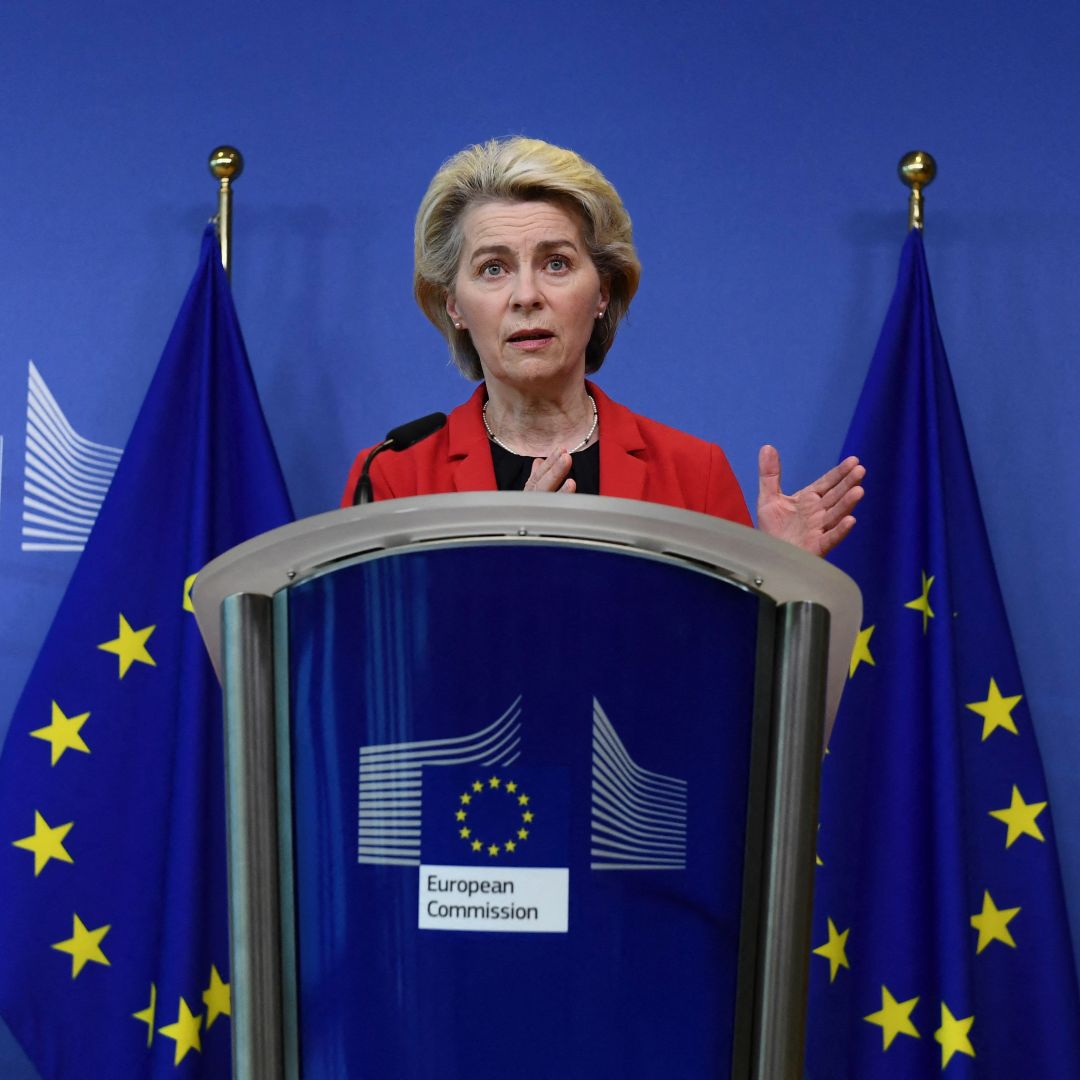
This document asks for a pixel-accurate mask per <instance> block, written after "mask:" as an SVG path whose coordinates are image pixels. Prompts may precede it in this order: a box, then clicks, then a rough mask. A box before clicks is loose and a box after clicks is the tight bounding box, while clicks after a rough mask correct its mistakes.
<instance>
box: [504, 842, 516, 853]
mask: <svg viewBox="0 0 1080 1080" xmlns="http://www.w3.org/2000/svg"><path fill="white" fill-rule="evenodd" d="M503 847H504V848H506V850H507V851H516V850H517V844H515V843H514V841H513V840H507V841H506V843H505V844H503Z"/></svg>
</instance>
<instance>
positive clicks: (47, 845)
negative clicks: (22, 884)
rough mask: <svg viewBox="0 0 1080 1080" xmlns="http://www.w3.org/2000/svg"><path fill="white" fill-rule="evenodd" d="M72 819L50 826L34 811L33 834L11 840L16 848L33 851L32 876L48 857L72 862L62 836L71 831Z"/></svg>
mask: <svg viewBox="0 0 1080 1080" xmlns="http://www.w3.org/2000/svg"><path fill="white" fill-rule="evenodd" d="M74 824H75V822H74V821H69V822H68V823H67V824H66V825H57V826H55V827H51V826H50V825H49V823H48V822H47V821H46V820H45V819H44V818H43V817H42V816H41V814H39V813H38V812H37V811H36V810H35V811H34V835H33V836H24V837H23V838H22V839H21V840H12V841H11V842H12V843H13V844H14V845H15V847H17V848H22V849H23V850H24V851H32V852H33V853H34V877H37V876H38V874H40V873H41V871H42V870H44V869H45V866H46V864H47V863H48V861H49V860H50V859H59V860H60V861H61V862H66V863H69V862H74V861H75V860H74V859H72V857H71V856H70V855H69V854H68V852H67V850H66V849H65V847H64V837H65V836H67V834H68V833H69V832H71V827H72V826H73V825H74Z"/></svg>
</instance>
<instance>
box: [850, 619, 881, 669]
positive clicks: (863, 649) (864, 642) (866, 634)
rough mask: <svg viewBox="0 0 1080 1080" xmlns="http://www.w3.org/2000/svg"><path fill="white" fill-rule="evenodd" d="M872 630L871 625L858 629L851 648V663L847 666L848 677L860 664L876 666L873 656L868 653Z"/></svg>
mask: <svg viewBox="0 0 1080 1080" xmlns="http://www.w3.org/2000/svg"><path fill="white" fill-rule="evenodd" d="M873 632H874V627H873V626H868V627H867V628H866V629H865V630H860V631H859V633H858V636H857V637H856V638H855V644H854V646H852V649H851V664H850V665H849V667H848V678H849V679H850V678H852V677H853V676H854V674H855V672H856V670H857V669H858V666H859V665H860V664H869V665H870V666H871V667H876V666H877V665H876V664H875V663H874V658H873V657H872V656H871V655H870V635H871V634H872V633H873Z"/></svg>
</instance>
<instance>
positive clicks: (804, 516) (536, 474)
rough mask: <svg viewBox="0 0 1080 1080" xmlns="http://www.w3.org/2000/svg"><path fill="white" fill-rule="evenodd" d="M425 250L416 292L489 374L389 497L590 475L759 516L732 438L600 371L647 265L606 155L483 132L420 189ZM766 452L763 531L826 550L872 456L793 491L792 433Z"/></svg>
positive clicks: (466, 363) (392, 471)
mask: <svg viewBox="0 0 1080 1080" xmlns="http://www.w3.org/2000/svg"><path fill="white" fill-rule="evenodd" d="M415 260H416V263H415V267H416V268H415V275H414V291H415V294H416V299H417V302H418V303H419V304H420V307H421V308H422V309H423V311H424V314H426V315H427V317H428V318H429V319H430V320H431V321H432V322H433V323H434V324H435V326H436V328H437V329H438V330H439V331H440V333H442V334H443V336H444V337H446V339H447V341H448V342H449V344H450V351H451V355H452V356H453V359H454V361H455V363H456V364H457V366H458V368H459V369H460V370H461V372H462V374H464V375H465V377H466V378H469V379H473V380H483V381H482V383H481V385H480V386H479V387H478V388H477V390H476V392H475V393H474V394H473V395H472V397H471V398H470V399H469V400H468V401H467V402H466V403H465V404H464V405H461V406H460V407H458V408H457V409H455V410H454V411H453V412H452V413H451V414H450V417H449V421H448V423H447V425H446V427H444V428H443V429H442V430H441V431H439V432H437V433H436V434H435V435H434V436H432V437H431V438H429V439H426V440H424V441H423V442H421V443H418V444H417V445H416V446H414V447H412V448H411V449H409V450H405V451H402V452H401V453H398V454H383V455H382V456H381V457H378V458H377V459H376V460H375V462H374V465H373V468H372V470H371V479H372V483H373V488H374V493H375V497H376V498H379V499H386V498H395V497H401V496H405V495H429V494H436V493H439V492H448V491H492V490H524V491H560V492H567V493H571V492H575V491H579V492H585V493H589V494H601V495H615V496H621V497H624V498H633V499H644V500H646V501H649V502H658V503H665V504H667V505H669V506H677V507H682V508H684V509H687V510H697V511H700V512H702V513H707V514H714V515H716V516H718V517H723V518H728V519H730V520H732V521H737V522H741V523H742V524H745V525H749V524H750V523H751V522H750V515H749V513H748V512H747V509H746V504H745V502H744V501H743V497H742V494H741V492H740V490H739V487H738V484H737V483H736V480H735V477H734V475H733V473H732V471H731V468H730V466H729V465H728V463H727V460H726V458H725V457H724V454H723V451H722V450H721V449H720V448H719V447H718V446H714V445H712V444H711V443H707V442H704V441H703V440H701V439H697V438H694V437H693V436H690V435H686V434H684V433H682V432H680V431H676V430H674V429H673V428H669V427H666V426H665V425H663V424H658V423H656V422H655V421H653V420H648V419H646V418H645V417H643V416H638V415H636V414H634V413H632V412H631V411H630V410H629V409H626V408H624V407H623V406H621V405H618V404H617V403H615V402H614V401H612V400H611V399H610V398H609V397H607V395H605V394H604V393H603V392H602V391H601V390H599V389H598V388H597V387H596V386H594V385H593V384H592V383H591V382H589V381H587V380H586V378H585V376H586V375H587V374H592V373H593V372H595V371H597V370H599V368H600V366H601V365H602V364H603V362H604V358H605V356H606V355H607V351H608V349H609V348H610V347H611V345H612V342H613V341H614V340H615V332H616V330H617V328H618V325H619V322H620V321H621V319H622V317H623V316H624V315H625V314H626V311H627V309H628V308H629V305H630V301H631V299H632V298H633V296H634V293H635V292H636V291H637V286H638V280H639V278H640V274H641V265H640V263H639V261H638V258H637V254H636V252H635V251H634V246H633V240H632V234H631V226H630V218H629V215H628V214H627V213H626V210H625V209H624V207H623V205H622V202H621V201H620V199H619V196H618V194H617V193H616V191H615V189H614V188H613V187H612V186H611V184H610V183H608V181H607V180H606V179H605V178H604V176H603V175H602V174H601V173H600V171H599V170H598V169H596V168H595V167H594V166H592V165H590V164H589V163H588V162H587V161H585V160H584V159H583V158H581V157H580V156H579V155H578V154H575V153H574V152H573V151H570V150H564V149H562V148H560V147H556V146H552V145H550V144H549V143H545V142H540V141H538V140H535V139H524V138H511V139H503V140H493V141H491V142H488V143H484V144H482V145H477V146H471V147H469V148H467V149H466V150H463V151H461V153H459V154H456V155H455V156H454V157H452V158H451V159H450V160H449V161H448V162H446V164H445V165H443V167H442V168H441V169H440V170H439V171H438V173H436V175H435V178H434V179H433V180H432V182H431V185H430V187H429V188H428V191H427V194H426V195H425V196H424V199H423V201H422V202H421V204H420V210H419V212H418V214H417V218H416V235H415ZM365 456H366V454H364V453H362V454H360V455H358V457H357V459H356V461H355V463H354V465H353V468H352V470H351V472H350V475H349V482H348V485H347V487H346V490H345V496H344V498H343V505H350V504H351V503H352V502H353V498H354V492H355V489H356V484H357V480H358V478H359V473H360V468H361V465H362V462H363V459H364V457H365ZM758 464H759V495H758V527H759V528H760V529H762V530H763V531H765V532H767V533H769V534H770V535H772V536H776V537H780V538H781V539H785V540H789V541H790V542H792V543H795V544H797V545H799V546H800V547H803V548H805V549H806V550H808V551H812V552H814V553H816V554H821V555H823V554H825V553H826V552H827V551H829V550H830V549H831V548H832V547H834V546H835V545H836V544H837V543H839V542H840V540H842V539H843V537H844V536H845V535H846V534H847V533H848V532H849V531H850V529H851V527H852V526H853V525H854V524H855V519H854V518H853V517H852V516H851V510H852V509H853V507H854V506H855V504H856V503H857V502H858V501H859V499H860V498H861V497H862V488H861V487H860V486H859V482H860V481H861V479H862V477H863V475H864V470H863V468H862V466H861V465H859V464H858V461H857V459H855V458H848V459H847V460H846V461H844V462H842V463H841V464H840V465H838V466H837V467H836V468H834V469H832V470H830V471H829V472H828V473H826V474H825V475H824V476H823V477H821V478H820V479H819V480H817V481H815V482H814V483H813V484H811V485H810V486H809V487H807V488H804V489H803V490H802V491H800V492H798V493H796V494H795V495H784V494H782V493H781V490H780V460H779V456H778V455H777V452H776V450H775V449H773V448H772V447H771V446H765V447H762V449H761V453H760V455H759V462H758Z"/></svg>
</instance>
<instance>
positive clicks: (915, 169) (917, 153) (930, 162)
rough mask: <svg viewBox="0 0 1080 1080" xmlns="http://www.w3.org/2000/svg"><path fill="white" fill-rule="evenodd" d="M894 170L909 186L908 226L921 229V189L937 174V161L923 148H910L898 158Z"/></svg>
mask: <svg viewBox="0 0 1080 1080" xmlns="http://www.w3.org/2000/svg"><path fill="white" fill-rule="evenodd" d="M896 171H897V172H898V173H899V174H900V180H901V181H902V182H903V183H905V184H907V186H908V187H909V188H911V198H910V199H908V222H907V223H908V228H909V229H921V228H922V227H923V197H922V189H923V188H924V187H926V185H927V184H929V183H932V182H933V179H934V177H935V176H937V162H936V161H935V160H934V158H933V156H932V155H930V154H928V153H927V152H926V151H925V150H912V151H911V153H910V154H905V155H904V156H903V157H902V158H901V159H900V164H899V165H897V167H896Z"/></svg>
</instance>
